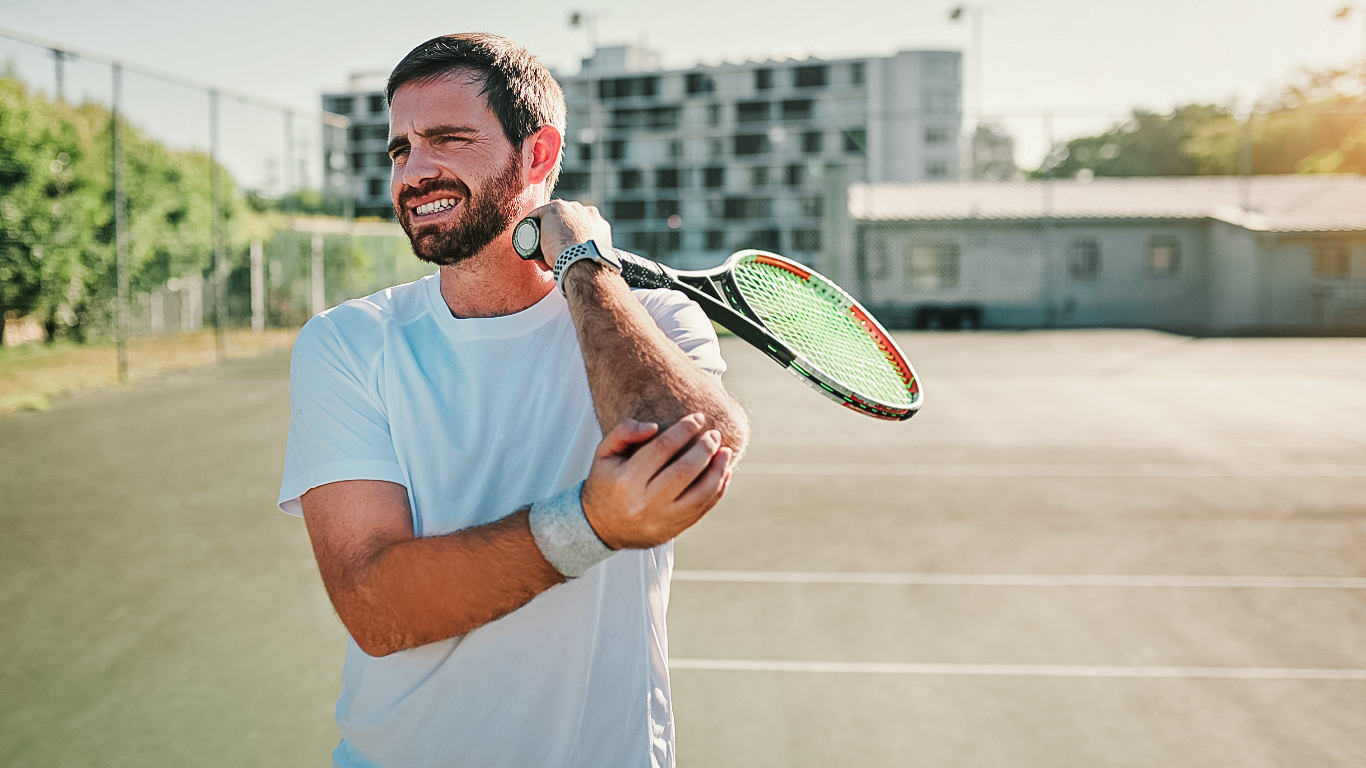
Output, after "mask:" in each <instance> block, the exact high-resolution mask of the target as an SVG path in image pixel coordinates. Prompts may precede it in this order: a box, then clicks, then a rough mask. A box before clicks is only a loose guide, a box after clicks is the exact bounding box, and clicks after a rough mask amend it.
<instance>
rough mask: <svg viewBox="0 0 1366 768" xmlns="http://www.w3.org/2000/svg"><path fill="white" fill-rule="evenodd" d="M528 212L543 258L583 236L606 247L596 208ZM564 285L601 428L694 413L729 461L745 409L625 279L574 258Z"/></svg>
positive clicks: (737, 448)
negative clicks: (535, 220)
mask: <svg viewBox="0 0 1366 768" xmlns="http://www.w3.org/2000/svg"><path fill="white" fill-rule="evenodd" d="M533 215H538V216H540V218H541V233H542V234H541V238H542V242H541V246H542V251H543V252H544V254H545V258H546V260H547V262H549V263H553V261H554V259H555V257H556V256H558V255H559V254H560V253H561V252H562V251H563V250H564V249H565V248H567V247H568V246H570V245H573V244H575V243H579V242H583V241H585V240H589V239H594V240H596V241H598V243H599V245H600V246H601V247H604V248H606V247H611V227H610V226H608V224H607V222H606V221H604V220H603V219H602V217H601V216H599V214H598V211H597V209H596V208H592V207H587V206H582V205H579V204H578V203H571V202H566V201H563V200H556V201H553V202H551V203H550V204H549V205H545V206H542V207H541V208H538V209H537V210H536V211H535V212H533ZM564 291H565V295H566V296H567V297H568V299H569V311H570V314H571V315H572V316H573V318H574V326H575V328H576V329H577V330H578V335H579V346H580V347H582V348H583V359H584V364H585V367H586V368H587V369H588V385H589V388H590V389H591V390H592V392H593V406H594V408H596V409H597V414H598V423H599V424H600V425H602V428H603V430H604V431H606V430H608V429H611V428H612V427H613V426H614V425H616V424H618V423H620V422H621V421H622V420H623V419H636V420H638V421H647V422H654V423H657V424H659V425H660V426H661V428H663V427H667V426H668V425H670V424H673V423H674V422H676V421H678V420H679V419H681V418H683V417H684V416H686V415H687V414H690V413H701V414H703V415H704V416H705V418H706V422H707V426H708V427H710V428H712V429H715V430H717V431H718V432H719V433H720V435H721V444H722V445H723V446H726V447H728V448H730V449H731V451H732V453H733V457H732V459H731V464H734V461H735V460H736V459H738V458H739V456H740V454H741V453H743V451H744V448H745V445H746V444H747V443H748V441H749V421H748V419H747V418H746V417H745V412H744V410H743V409H742V408H741V407H740V405H739V404H738V403H736V402H735V400H734V399H733V398H732V397H730V395H728V394H727V393H726V391H725V389H724V387H722V386H721V384H720V382H718V381H716V380H715V378H714V377H713V376H712V375H711V374H708V373H706V372H704V371H702V370H701V369H699V368H698V367H697V366H696V365H694V364H693V362H692V360H691V359H689V358H688V356H687V355H686V354H685V353H684V352H683V351H682V350H681V349H679V348H678V345H677V344H674V343H673V341H672V340H670V339H669V338H668V337H667V336H666V335H665V334H664V332H663V331H662V330H660V329H659V326H658V325H656V324H655V321H654V318H652V317H650V313H649V312H647V311H646V309H645V307H644V306H642V305H641V303H640V301H638V300H637V299H636V298H635V297H633V296H632V295H631V289H630V288H629V287H627V285H626V283H625V281H623V280H622V279H621V277H620V276H619V275H617V274H615V273H614V272H612V271H611V270H610V269H607V268H605V267H603V266H601V265H599V264H596V263H594V262H590V261H580V262H578V263H575V264H573V265H572V266H570V268H569V270H568V272H567V273H566V274H565V276H564Z"/></svg>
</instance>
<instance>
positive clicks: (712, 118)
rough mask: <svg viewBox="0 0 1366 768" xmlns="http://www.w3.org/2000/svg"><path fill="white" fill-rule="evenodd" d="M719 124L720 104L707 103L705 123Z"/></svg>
mask: <svg viewBox="0 0 1366 768" xmlns="http://www.w3.org/2000/svg"><path fill="white" fill-rule="evenodd" d="M720 124H721V105H720V104H708V105H707V125H720Z"/></svg>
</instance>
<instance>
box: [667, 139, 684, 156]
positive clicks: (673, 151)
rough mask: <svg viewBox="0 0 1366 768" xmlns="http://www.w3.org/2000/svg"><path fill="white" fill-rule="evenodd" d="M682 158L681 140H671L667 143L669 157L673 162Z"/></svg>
mask: <svg viewBox="0 0 1366 768" xmlns="http://www.w3.org/2000/svg"><path fill="white" fill-rule="evenodd" d="M682 156H683V140H682V139H672V140H671V141H669V157H672V158H674V159H675V160H676V159H678V158H680V157H682Z"/></svg>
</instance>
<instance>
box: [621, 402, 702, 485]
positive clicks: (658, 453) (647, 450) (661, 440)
mask: <svg viewBox="0 0 1366 768" xmlns="http://www.w3.org/2000/svg"><path fill="white" fill-rule="evenodd" d="M706 420H707V417H706V416H704V415H702V414H700V413H690V414H688V415H687V416H684V417H683V418H681V419H679V420H678V423H676V424H674V425H673V426H672V427H669V428H668V429H666V430H664V431H663V432H661V433H660V434H659V436H657V437H656V438H655V439H653V440H651V441H650V442H648V443H646V444H645V445H642V446H641V447H640V448H639V449H638V450H637V451H636V453H635V455H634V456H632V457H631V465H632V467H631V468H632V470H633V471H638V472H640V473H642V474H643V475H644V477H646V478H651V477H654V476H655V475H657V474H659V470H661V469H663V468H664V465H665V464H668V463H669V460H670V459H672V458H673V457H674V456H675V455H677V454H678V452H679V451H680V450H682V448H683V446H685V445H687V444H688V443H689V442H691V441H692V439H693V438H694V437H697V433H699V432H701V431H702V424H703V423H705V422H706Z"/></svg>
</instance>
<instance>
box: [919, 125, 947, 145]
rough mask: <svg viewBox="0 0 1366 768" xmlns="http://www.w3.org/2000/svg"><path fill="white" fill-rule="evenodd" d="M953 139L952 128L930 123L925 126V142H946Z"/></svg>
mask: <svg viewBox="0 0 1366 768" xmlns="http://www.w3.org/2000/svg"><path fill="white" fill-rule="evenodd" d="M952 140H953V129H951V128H949V127H948V126H944V125H930V126H926V128H925V143H926V144H948V143H949V142H950V141H952Z"/></svg>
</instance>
